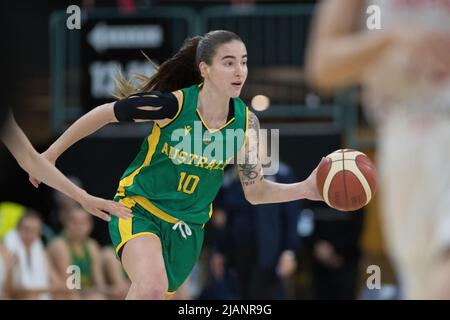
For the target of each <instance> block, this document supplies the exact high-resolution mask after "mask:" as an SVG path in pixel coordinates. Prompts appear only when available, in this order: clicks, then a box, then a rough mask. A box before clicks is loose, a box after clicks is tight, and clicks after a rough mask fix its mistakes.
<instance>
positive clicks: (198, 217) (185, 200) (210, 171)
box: [117, 85, 248, 224]
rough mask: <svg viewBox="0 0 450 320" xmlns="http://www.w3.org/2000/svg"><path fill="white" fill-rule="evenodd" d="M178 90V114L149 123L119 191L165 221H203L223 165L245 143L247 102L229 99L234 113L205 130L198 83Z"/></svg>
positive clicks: (210, 210) (215, 192)
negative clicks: (165, 120)
mask: <svg viewBox="0 0 450 320" xmlns="http://www.w3.org/2000/svg"><path fill="white" fill-rule="evenodd" d="M180 91H181V93H182V101H181V102H180V106H179V110H178V113H177V115H176V116H175V118H174V119H172V120H171V121H170V122H169V123H167V124H165V125H164V126H158V125H157V124H154V125H153V129H152V132H151V134H150V135H149V136H148V137H147V138H146V139H145V141H144V142H143V143H142V146H141V150H140V152H139V153H138V155H137V156H136V158H135V159H134V160H133V162H132V163H131V164H130V166H129V167H128V169H127V170H126V171H125V173H124V175H123V176H122V179H121V181H120V185H119V189H118V193H117V196H119V197H121V198H123V197H129V198H131V199H133V200H134V201H136V202H138V203H139V204H140V205H141V206H142V207H144V208H145V209H147V210H148V211H150V212H152V213H154V214H155V215H157V216H160V217H162V218H165V220H166V221H170V220H171V219H170V217H169V218H167V215H169V216H171V217H173V218H176V219H179V220H183V221H185V222H191V223H199V224H203V223H206V222H207V221H208V220H209V218H210V217H211V214H212V201H213V200H214V198H215V197H216V195H217V192H218V191H219V189H220V187H221V185H222V181H223V173H224V168H225V166H226V165H227V164H229V163H230V162H231V161H232V160H233V159H235V156H237V152H238V150H240V148H241V147H242V145H243V144H244V141H245V134H246V130H247V116H248V108H247V107H246V105H245V103H244V102H243V101H242V100H241V99H239V98H235V99H233V103H234V117H232V118H231V119H230V120H229V121H228V122H227V123H226V124H225V125H223V126H222V127H221V128H219V129H216V130H209V129H208V128H207V126H206V124H205V123H204V121H203V119H202V117H201V115H200V113H199V112H198V111H197V98H198V93H199V86H198V85H194V86H192V87H189V88H185V89H182V90H180ZM173 218H172V220H173Z"/></svg>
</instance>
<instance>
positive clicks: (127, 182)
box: [116, 124, 161, 197]
mask: <svg viewBox="0 0 450 320" xmlns="http://www.w3.org/2000/svg"><path fill="white" fill-rule="evenodd" d="M160 137H161V129H160V128H159V126H158V125H156V124H154V125H153V129H152V133H151V134H150V135H149V136H148V138H147V143H148V150H147V155H146V156H145V159H144V162H143V163H142V165H141V166H140V167H139V168H137V169H136V170H134V171H133V172H132V173H131V174H130V175H128V176H126V177H125V178H123V179H122V180H120V183H119V188H118V190H117V194H116V196H120V197H123V196H124V195H125V188H126V187H129V186H131V185H132V184H133V181H134V177H135V176H137V175H138V174H139V172H141V170H142V168H143V167H146V166H148V165H149V164H150V162H151V161H152V158H153V154H154V153H155V150H156V146H157V145H158V142H159V138H160Z"/></svg>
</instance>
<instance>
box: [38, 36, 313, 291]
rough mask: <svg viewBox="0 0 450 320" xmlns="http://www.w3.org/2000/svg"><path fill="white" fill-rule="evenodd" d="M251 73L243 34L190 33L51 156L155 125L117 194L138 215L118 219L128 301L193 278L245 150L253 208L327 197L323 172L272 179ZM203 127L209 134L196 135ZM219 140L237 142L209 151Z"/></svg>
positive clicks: (116, 238)
mask: <svg viewBox="0 0 450 320" xmlns="http://www.w3.org/2000/svg"><path fill="white" fill-rule="evenodd" d="M246 78H247V50H246V48H245V45H244V43H243V42H242V40H241V39H240V38H239V37H238V36H237V35H235V34H234V33H231V32H228V31H212V32H209V33H207V34H206V35H204V36H203V37H195V38H191V39H187V40H186V41H185V43H184V45H183V47H182V48H181V49H180V51H179V52H178V53H177V54H176V55H175V56H174V57H172V58H171V59H169V60H168V61H166V62H165V63H163V64H162V65H161V67H160V68H159V70H158V72H157V73H156V74H155V75H154V76H153V77H152V78H150V79H149V80H148V81H147V82H146V83H145V85H144V86H143V87H141V88H139V89H134V88H131V87H130V86H129V85H128V83H127V82H126V81H119V86H118V89H119V90H118V91H119V97H120V98H124V97H128V98H125V99H122V100H119V101H117V102H115V103H114V102H113V103H107V104H104V105H101V106H99V107H97V108H95V109H94V110H92V111H90V112H89V113H87V114H86V115H84V116H83V117H82V118H80V119H79V120H78V121H77V122H75V123H74V124H73V125H72V126H71V127H70V128H69V129H68V130H67V131H66V132H65V133H64V134H63V135H62V136H61V137H60V138H59V139H58V140H57V141H56V142H55V143H54V144H53V145H52V146H51V147H50V148H49V149H48V150H47V151H46V152H45V157H46V158H47V159H49V160H50V161H52V162H54V161H55V160H56V159H57V158H58V157H59V156H60V155H61V154H62V153H63V152H64V151H65V150H66V149H67V148H69V147H70V146H71V145H72V144H73V143H75V142H76V141H78V140H80V139H82V138H83V137H85V136H87V135H88V134H90V133H92V132H94V131H96V130H98V129H99V128H101V127H103V126H104V125H106V124H107V123H110V122H117V121H145V120H153V121H154V125H153V129H152V132H151V134H150V135H149V137H148V138H147V139H146V140H145V141H144V143H143V145H142V148H141V151H140V152H139V154H138V155H137V156H136V158H135V160H134V161H133V162H132V163H131V164H130V166H129V167H128V169H127V170H126V171H125V173H124V175H123V178H122V180H121V181H120V185H119V189H118V192H117V196H116V200H117V201H120V202H121V203H124V204H126V205H128V206H129V207H130V208H132V210H133V214H134V217H133V219H132V220H127V221H125V220H121V219H116V218H114V217H113V219H112V221H111V222H110V235H111V239H112V241H113V244H114V246H115V248H116V253H117V254H118V256H119V257H120V258H121V261H122V264H123V266H124V268H125V270H126V271H127V273H128V275H129V277H130V279H131V281H132V285H131V288H130V291H129V293H128V296H127V298H129V299H162V298H164V296H165V293H166V292H168V293H169V294H170V293H173V292H174V291H175V290H177V288H178V287H179V286H180V285H181V284H182V283H183V281H184V280H185V279H186V277H187V276H188V275H189V273H190V272H191V270H192V268H193V266H194V264H195V262H196V260H197V258H198V256H199V254H200V251H201V246H202V242H203V232H204V231H203V228H204V225H205V223H206V222H207V221H208V220H209V219H210V217H211V214H212V206H211V203H212V201H213V200H214V198H215V196H216V194H217V192H218V190H219V188H220V186H221V184H222V179H223V169H224V167H225V165H226V163H227V162H228V160H229V159H230V156H231V157H236V156H237V155H238V152H239V153H241V154H242V155H243V157H242V158H244V159H245V162H243V163H240V164H238V165H237V168H238V171H239V175H240V179H241V181H242V186H243V188H244V191H245V195H246V198H247V200H248V201H250V202H251V203H253V204H258V203H270V202H285V201H292V200H297V199H302V198H307V199H312V200H321V197H320V195H319V193H318V191H317V189H316V186H315V178H316V175H315V172H313V174H311V175H310V177H309V178H308V179H306V180H305V181H302V182H299V183H294V184H278V183H274V182H271V181H267V180H265V179H264V178H263V174H262V167H261V163H260V161H259V159H257V147H258V143H257V139H258V135H257V133H258V132H259V131H258V129H259V122H258V119H257V118H256V116H255V115H254V114H253V113H251V112H249V111H248V108H247V107H246V106H245V104H244V102H243V101H242V100H240V99H239V98H238V96H239V94H240V92H241V89H242V86H243V85H244V83H245V80H246ZM130 94H131V96H130ZM199 126H200V130H201V132H194V131H195V130H196V129H198V127H199ZM196 127H197V128H196ZM228 129H230V130H234V131H239V130H240V131H241V132H244V131H245V135H244V134H243V135H241V136H239V135H236V136H234V137H231V138H230V137H229V136H228V135H225V131H226V130H228ZM192 133H193V135H192ZM173 135H175V136H177V137H179V136H188V137H189V135H191V137H190V138H189V139H190V141H189V142H192V145H194V148H193V151H192V150H188V149H189V148H181V147H177V145H176V144H177V142H178V139H176V140H177V141H176V142H174V141H173ZM213 136H214V140H215V139H219V140H220V139H222V141H223V142H224V144H227V142H232V144H233V143H234V146H237V148H236V149H234V148H233V150H232V151H231V153H230V152H229V151H230V150H226V152H219V151H221V150H218V152H217V154H215V155H212V152H211V155H208V156H205V155H206V154H207V150H208V147H209V144H210V143H211V141H213V138H212V137H213ZM230 139H232V141H230ZM246 139H247V140H248V141H246V142H245V143H244V140H246ZM196 148H197V149H200V150H196ZM191 149H192V148H191ZM219 154H220V155H219ZM251 159H257V161H254V162H252V161H250V160H251ZM35 182H36V181H35Z"/></svg>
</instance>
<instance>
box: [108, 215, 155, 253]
mask: <svg viewBox="0 0 450 320" xmlns="http://www.w3.org/2000/svg"><path fill="white" fill-rule="evenodd" d="M128 220H131V219H128ZM119 224H120V221H119ZM119 232H120V238H121V239H123V240H122V241H121V242H120V243H119V245H118V246H117V248H116V255H117V256H118V255H119V251H120V249H121V248H122V247H123V246H124V245H125V243H127V242H128V241H130V240H131V239H134V238H137V237H139V236H143V235H146V234H150V235H153V236H155V237H157V238H158V239H160V238H159V236H158V235H157V234H155V233H153V232H139V233H136V234H133V235H131V236H129V237H128V238H122V232H121V231H120V229H119Z"/></svg>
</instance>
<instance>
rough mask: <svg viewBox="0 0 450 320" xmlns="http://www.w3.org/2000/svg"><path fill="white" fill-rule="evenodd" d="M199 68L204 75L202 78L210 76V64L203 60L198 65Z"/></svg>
mask: <svg viewBox="0 0 450 320" xmlns="http://www.w3.org/2000/svg"><path fill="white" fill-rule="evenodd" d="M198 68H199V69H200V75H201V76H202V78H203V79H206V78H207V77H208V71H209V66H208V65H207V64H206V62H204V61H201V62H200V64H199V65H198Z"/></svg>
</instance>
